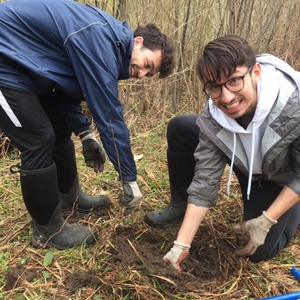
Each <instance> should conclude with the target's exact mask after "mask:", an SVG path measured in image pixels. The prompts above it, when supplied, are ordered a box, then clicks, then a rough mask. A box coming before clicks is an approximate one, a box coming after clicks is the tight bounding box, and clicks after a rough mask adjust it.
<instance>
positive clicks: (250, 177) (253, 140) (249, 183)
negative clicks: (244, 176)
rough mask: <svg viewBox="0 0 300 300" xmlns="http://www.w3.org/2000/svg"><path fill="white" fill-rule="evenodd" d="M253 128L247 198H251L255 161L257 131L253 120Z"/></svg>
mask: <svg viewBox="0 0 300 300" xmlns="http://www.w3.org/2000/svg"><path fill="white" fill-rule="evenodd" d="M252 124H253V130H252V145H251V157H250V164H249V177H248V187H247V200H249V199H250V191H251V183H252V173H253V161H254V143H255V133H256V123H255V122H253V123H252Z"/></svg>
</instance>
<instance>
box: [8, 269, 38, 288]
mask: <svg viewBox="0 0 300 300" xmlns="http://www.w3.org/2000/svg"><path fill="white" fill-rule="evenodd" d="M35 278H37V273H36V271H35V269H33V268H26V267H25V266H23V265H18V266H16V267H12V268H11V269H9V270H8V271H7V273H6V275H5V290H7V291H9V290H12V289H15V288H17V287H19V286H22V285H23V283H24V281H27V282H32V281H33V280H34V279H35Z"/></svg>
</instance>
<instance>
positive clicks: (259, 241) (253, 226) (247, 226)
mask: <svg viewBox="0 0 300 300" xmlns="http://www.w3.org/2000/svg"><path fill="white" fill-rule="evenodd" d="M276 223H277V221H275V220H273V219H271V218H270V217H268V215H267V214H266V212H265V211H263V213H262V215H260V216H259V217H257V218H255V219H251V220H249V221H246V222H243V223H240V224H237V225H236V226H235V227H234V231H235V232H236V234H237V235H238V234H241V230H242V232H243V231H244V230H246V232H247V235H249V241H248V243H247V245H246V246H244V247H243V248H242V249H238V250H236V251H235V254H236V255H238V256H250V255H252V254H254V252H255V251H256V249H257V248H258V247H259V246H261V245H263V244H264V242H265V239H266V236H267V234H268V232H269V230H270V228H271V227H272V226H273V225H274V224H276Z"/></svg>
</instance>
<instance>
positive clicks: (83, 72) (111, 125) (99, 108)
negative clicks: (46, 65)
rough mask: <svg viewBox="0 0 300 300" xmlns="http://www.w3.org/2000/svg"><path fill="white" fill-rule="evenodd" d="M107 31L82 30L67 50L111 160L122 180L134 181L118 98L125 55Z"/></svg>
mask: <svg viewBox="0 0 300 300" xmlns="http://www.w3.org/2000/svg"><path fill="white" fill-rule="evenodd" d="M106 27H107V26H106ZM105 30H106V31H107V30H109V29H103V25H99V26H97V25H95V26H90V27H89V28H88V29H86V30H81V31H80V32H78V33H76V34H73V35H72V36H71V37H69V39H68V41H67V42H66V43H65V48H66V51H67V53H68V55H69V58H70V60H71V62H72V65H73V67H74V69H75V73H76V76H77V79H78V81H79V84H80V87H81V90H82V92H83V96H84V98H85V99H86V102H87V105H88V107H89V110H90V112H91V114H92V116H93V118H94V121H95V123H96V125H97V128H98V130H99V134H100V138H101V141H102V144H103V147H104V149H105V150H106V153H107V155H108V157H109V159H110V161H111V162H112V163H113V165H114V168H115V169H116V171H117V172H118V173H119V175H120V180H123V181H135V180H136V166H135V162H134V159H133V155H132V152H131V146H130V139H129V131H128V128H127V126H126V124H125V122H124V118H123V108H122V104H121V102H120V101H119V99H118V77H119V72H120V70H121V69H122V55H121V51H120V49H119V48H118V46H117V43H116V42H115V41H114V40H113V34H112V32H105ZM91 31H92V32H91ZM110 39H111V40H110Z"/></svg>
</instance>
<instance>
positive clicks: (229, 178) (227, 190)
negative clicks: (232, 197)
mask: <svg viewBox="0 0 300 300" xmlns="http://www.w3.org/2000/svg"><path fill="white" fill-rule="evenodd" d="M235 148H236V134H235V132H234V133H233V149H232V156H231V164H230V171H229V177H228V181H227V188H226V193H227V196H229V193H230V183H231V177H232V172H233V164H234V157H235Z"/></svg>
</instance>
